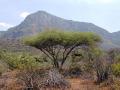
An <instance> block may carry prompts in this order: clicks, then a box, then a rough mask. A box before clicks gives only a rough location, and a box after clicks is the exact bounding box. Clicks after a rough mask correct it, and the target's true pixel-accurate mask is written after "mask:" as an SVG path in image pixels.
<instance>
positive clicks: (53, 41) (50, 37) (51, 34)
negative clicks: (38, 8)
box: [24, 30, 101, 48]
mask: <svg viewBox="0 0 120 90" xmlns="http://www.w3.org/2000/svg"><path fill="white" fill-rule="evenodd" d="M99 41H101V39H100V37H99V36H97V35H96V34H94V33H91V32H68V31H64V32H63V31H59V30H49V31H44V32H41V33H39V34H38V35H37V36H34V37H28V38H25V39H24V42H25V43H26V44H27V45H30V46H34V47H37V48H40V47H41V48H42V47H47V46H48V45H51V46H52V45H63V46H71V45H74V44H77V45H81V44H85V45H93V44H95V43H96V42H99Z"/></svg>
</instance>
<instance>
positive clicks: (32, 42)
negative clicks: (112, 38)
mask: <svg viewBox="0 0 120 90" xmlns="http://www.w3.org/2000/svg"><path fill="white" fill-rule="evenodd" d="M100 41H101V39H100V37H99V36H97V35H96V34H94V33H90V32H67V31H56V30H47V31H43V32H41V33H40V34H38V35H37V36H33V37H28V38H26V39H25V44H27V45H29V46H33V47H36V48H38V49H40V50H41V51H42V52H43V53H44V54H45V55H47V56H48V57H49V59H50V60H51V61H52V62H53V66H54V67H55V68H58V69H62V67H63V65H64V63H65V61H66V60H67V59H68V57H69V55H70V54H71V52H72V51H73V50H74V49H75V48H76V47H78V46H82V45H85V46H93V45H96V43H97V42H100Z"/></svg>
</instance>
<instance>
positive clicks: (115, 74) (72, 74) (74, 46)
mask: <svg viewBox="0 0 120 90" xmlns="http://www.w3.org/2000/svg"><path fill="white" fill-rule="evenodd" d="M24 42H25V44H27V45H30V46H32V47H35V48H37V49H39V50H40V51H41V52H38V51H37V52H36V51H35V53H37V54H33V52H34V51H33V49H32V53H31V52H15V51H14V52H11V51H7V50H1V52H0V61H1V63H3V65H2V64H1V65H0V68H1V69H0V75H1V76H0V80H1V81H4V82H0V89H3V90H10V89H12V90H14V89H15V88H16V87H18V86H19V88H20V89H15V90H44V89H48V90H49V89H55V90H57V89H63V90H74V88H75V87H74V86H73V82H72V81H73V80H74V79H75V78H77V80H78V81H79V82H77V83H79V85H82V84H81V83H80V82H84V83H85V84H86V85H87V90H93V89H95V90H96V89H97V90H99V88H102V85H103V84H104V83H106V84H105V85H106V87H107V88H108V87H111V89H112V88H113V90H119V88H120V87H119V85H120V82H119V79H120V52H119V49H112V50H109V51H104V50H102V49H101V48H99V47H98V45H99V43H100V42H101V38H100V37H99V36H97V35H96V34H94V33H89V32H87V33H86V32H84V33H83V32H82V33H81V32H67V31H59V30H57V31H56V30H48V31H43V32H41V33H40V34H38V35H37V36H33V37H27V38H24ZM29 50H30V49H29ZM34 50H36V49H34ZM3 66H4V67H3ZM9 79H11V80H12V82H10V83H9ZM81 79H83V81H82V80H81ZM7 80H8V81H7ZM90 82H91V83H92V85H93V86H90V85H88V84H89V83H90ZM95 82H97V84H96V83H95ZM6 83H7V84H6ZM12 84H13V86H15V85H16V87H13V86H12ZM14 84H15V85H14ZM17 85H18V86H17ZM100 86H101V87H100ZM73 87H74V88H73ZM79 87H81V86H79ZM83 87H84V88H85V86H83ZM72 88H73V89H72ZM100 90H101V89H100ZM102 90H104V89H102ZM105 90H106V89H105ZM107 90H110V89H107Z"/></svg>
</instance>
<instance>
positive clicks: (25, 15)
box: [20, 12, 30, 18]
mask: <svg viewBox="0 0 120 90" xmlns="http://www.w3.org/2000/svg"><path fill="white" fill-rule="evenodd" d="M29 14H30V13H29V12H22V13H21V14H20V17H22V18H26V17H27V16H28V15H29Z"/></svg>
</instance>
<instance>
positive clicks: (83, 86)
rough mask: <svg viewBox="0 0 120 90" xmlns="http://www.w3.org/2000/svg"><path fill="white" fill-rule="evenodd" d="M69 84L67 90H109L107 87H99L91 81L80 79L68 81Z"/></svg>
mask: <svg viewBox="0 0 120 90" xmlns="http://www.w3.org/2000/svg"><path fill="white" fill-rule="evenodd" d="M68 81H69V82H70V83H71V88H70V89H69V90H111V89H110V88H109V87H100V85H96V84H95V83H94V81H92V80H83V79H80V78H76V79H68Z"/></svg>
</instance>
